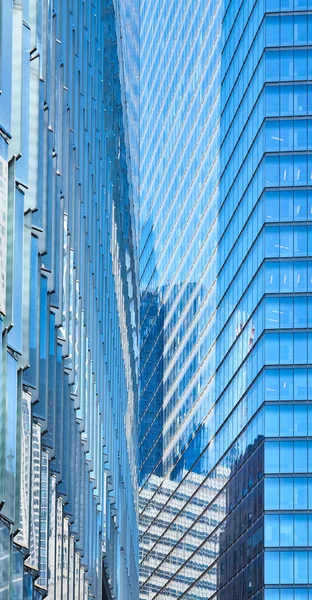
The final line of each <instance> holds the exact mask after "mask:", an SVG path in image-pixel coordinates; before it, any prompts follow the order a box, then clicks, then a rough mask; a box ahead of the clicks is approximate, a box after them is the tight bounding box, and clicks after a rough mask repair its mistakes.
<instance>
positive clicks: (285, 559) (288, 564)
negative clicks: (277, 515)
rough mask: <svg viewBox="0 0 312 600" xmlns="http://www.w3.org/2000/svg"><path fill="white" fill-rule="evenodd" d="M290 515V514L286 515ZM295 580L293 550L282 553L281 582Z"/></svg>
mask: <svg viewBox="0 0 312 600" xmlns="http://www.w3.org/2000/svg"><path fill="white" fill-rule="evenodd" d="M285 516H289V515H285ZM293 581H294V555H293V552H281V553H280V582H281V583H286V584H287V583H293Z"/></svg>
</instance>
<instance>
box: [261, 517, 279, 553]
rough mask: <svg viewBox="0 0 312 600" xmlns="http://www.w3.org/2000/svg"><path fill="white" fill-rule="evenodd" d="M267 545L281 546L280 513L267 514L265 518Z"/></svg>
mask: <svg viewBox="0 0 312 600" xmlns="http://www.w3.org/2000/svg"><path fill="white" fill-rule="evenodd" d="M264 544H265V546H279V515H266V516H265V520H264Z"/></svg>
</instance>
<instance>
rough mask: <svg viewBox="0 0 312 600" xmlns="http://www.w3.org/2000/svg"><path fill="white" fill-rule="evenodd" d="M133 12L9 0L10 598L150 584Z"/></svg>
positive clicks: (4, 362) (1, 418)
mask: <svg viewBox="0 0 312 600" xmlns="http://www.w3.org/2000/svg"><path fill="white" fill-rule="evenodd" d="M123 10H125V4H124V5H123ZM133 18H134V21H133V23H135V15H133ZM133 23H132V28H130V33H131V35H130V33H129V39H128V40H127V38H125V40H124V41H123V38H124V37H125V36H126V35H127V31H126V24H125V20H124V16H123V12H122V11H121V10H119V5H118V2H117V1H116V2H114V3H113V2H112V1H111V0H87V1H84V0H79V1H78V0H54V1H53V2H52V1H48V0H0V329H1V334H2V337H1V344H0V365H1V366H0V599H1V600H39V599H42V598H43V597H46V598H48V600H87V599H91V598H94V599H95V598H96V599H99V600H100V599H103V600H112V599H114V600H138V596H139V590H138V531H137V504H138V498H137V477H138V471H137V455H138V449H137V407H138V329H137V323H138V295H137V283H136V263H137V258H136V235H135V218H136V214H135V213H136V211H135V202H136V198H137V196H136V195H135V194H137V192H136V190H137V188H138V184H137V176H136V173H137V169H138V159H137V157H136V152H135V148H137V145H136V143H135V138H134V135H133V134H132V131H133V123H134V116H133V115H135V106H136V103H135V98H136V93H137V92H136V87H135V86H134V85H132V87H131V86H130V74H131V73H132V71H134V70H135V69H134V67H135V65H136V63H135V62H134V65H132V64H130V66H129V60H128V58H127V56H128V55H127V52H128V50H127V48H128V47H131V46H129V44H130V41H131V43H132V44H133V45H135V40H136V35H137V32H136V30H135V28H134V26H133ZM127 26H128V24H127ZM123 31H124V32H125V33H124V35H123V33H122V32H123ZM125 41H127V43H128V46H126V45H125V43H124V42H125ZM131 56H132V55H131ZM126 84H127V86H128V87H127V90H128V95H127V94H126V92H127V90H126V88H125V85H126ZM136 84H137V85H138V82H137V83H136ZM126 102H127V109H126V110H125V111H124V110H123V107H124V106H125V104H126ZM128 139H131V140H133V141H131V148H130V146H129V144H128ZM130 154H133V156H134V159H133V167H132V166H131V164H132V163H131V159H132V157H131V156H130Z"/></svg>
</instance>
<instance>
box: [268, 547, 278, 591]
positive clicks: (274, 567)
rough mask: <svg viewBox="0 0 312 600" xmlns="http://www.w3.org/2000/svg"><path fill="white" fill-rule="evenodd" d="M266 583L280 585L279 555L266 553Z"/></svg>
mask: <svg viewBox="0 0 312 600" xmlns="http://www.w3.org/2000/svg"><path fill="white" fill-rule="evenodd" d="M264 579H265V583H268V584H271V583H273V584H274V583H279V553H278V552H266V553H265V565H264Z"/></svg>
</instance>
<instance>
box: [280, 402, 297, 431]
mask: <svg viewBox="0 0 312 600" xmlns="http://www.w3.org/2000/svg"><path fill="white" fill-rule="evenodd" d="M280 435H281V436H286V437H287V436H293V435H294V410H293V405H290V406H283V405H281V407H280Z"/></svg>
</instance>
